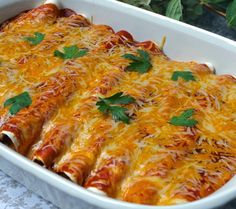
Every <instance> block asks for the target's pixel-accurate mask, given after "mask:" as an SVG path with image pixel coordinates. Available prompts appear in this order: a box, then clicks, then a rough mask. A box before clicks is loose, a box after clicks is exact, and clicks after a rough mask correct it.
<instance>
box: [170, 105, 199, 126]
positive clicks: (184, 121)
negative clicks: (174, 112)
mask: <svg viewBox="0 0 236 209" xmlns="http://www.w3.org/2000/svg"><path fill="white" fill-rule="evenodd" d="M193 114H194V109H188V110H185V111H184V112H183V113H182V114H181V115H180V116H174V117H173V118H171V120H170V124H172V125H175V126H187V127H194V126H195V125H196V124H197V123H198V122H197V121H196V120H195V119H190V118H191V117H192V116H193Z"/></svg>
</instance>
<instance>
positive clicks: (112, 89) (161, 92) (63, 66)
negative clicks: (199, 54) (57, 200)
mask: <svg viewBox="0 0 236 209" xmlns="http://www.w3.org/2000/svg"><path fill="white" fill-rule="evenodd" d="M59 13H60V12H59V11H58V10H57V9H56V8H55V7H53V6H52V5H44V6H41V7H39V8H36V9H34V10H33V11H30V12H28V13H26V14H24V15H22V16H20V18H18V19H16V20H14V21H12V22H10V23H9V24H8V25H6V26H5V27H4V28H3V30H2V32H1V33H0V80H1V84H0V104H1V109H0V127H1V133H2V134H6V133H7V135H8V137H9V138H11V139H12V140H13V143H14V144H17V147H19V150H18V151H19V152H21V153H24V154H25V155H26V156H28V157H29V158H30V159H32V160H34V161H37V162H40V163H42V164H43V165H44V166H46V167H48V168H50V169H51V170H53V171H54V172H57V173H59V174H61V175H63V176H66V177H67V178H69V179H71V180H72V181H74V182H76V183H78V184H80V185H83V186H84V187H86V188H88V189H89V190H91V191H93V192H96V193H99V194H102V195H105V194H106V195H108V196H111V197H114V198H118V199H121V200H125V201H129V202H134V203H140V204H150V205H172V204H181V203H186V202H189V201H193V200H197V199H200V198H203V197H205V196H207V195H209V194H211V193H212V192H214V191H215V190H217V189H218V188H220V187H221V186H223V185H224V184H225V183H226V182H227V181H229V180H230V178H232V177H233V176H234V174H235V172H236V157H235V156H236V142H235V138H236V129H235V127H236V114H235V112H236V82H235V79H234V78H232V77H230V76H227V75H221V76H218V75H214V74H212V72H211V70H210V69H209V68H208V67H207V66H206V65H202V64H198V63H195V62H177V61H174V60H170V59H168V58H167V57H166V56H165V55H164V54H163V53H162V52H161V51H160V50H159V49H158V47H157V46H155V45H154V44H153V43H152V44H151V45H149V46H148V47H147V44H150V43H151V42H143V43H136V42H134V41H133V40H132V37H131V36H130V35H129V34H128V33H127V32H124V31H122V32H119V33H116V34H115V33H114V32H113V30H112V29H111V28H110V27H109V26H105V25H94V24H91V23H89V22H88V21H87V20H86V19H84V18H83V17H81V16H79V15H75V14H73V15H71V16H69V17H60V16H58V15H59ZM34 32H40V33H43V34H45V38H44V40H43V41H42V42H41V43H40V44H38V45H36V46H33V45H31V44H30V43H28V42H27V41H25V40H24V37H26V36H32V35H33V33H34ZM127 34H128V35H127ZM71 45H77V46H78V47H79V48H83V49H88V54H87V55H86V56H83V57H80V58H77V59H67V60H63V59H60V58H58V57H55V56H54V54H53V53H54V51H55V50H62V49H63V47H65V46H71ZM153 47H154V48H153ZM137 49H143V50H146V51H147V52H148V53H149V54H150V56H151V60H152V66H153V67H152V68H151V69H150V70H149V71H148V72H147V73H144V74H139V73H138V72H129V71H126V70H125V68H126V67H127V66H128V65H129V62H130V61H129V60H127V59H125V58H123V57H122V55H124V54H126V53H132V54H136V53H137ZM184 70H188V71H191V72H192V73H193V75H194V76H195V78H196V81H189V82H186V81H184V80H183V79H179V80H178V81H173V80H171V76H172V74H173V72H174V71H184ZM58 76H59V77H58ZM58 78H60V79H58ZM23 91H28V92H29V93H30V95H31V97H32V99H33V104H32V106H30V107H29V108H25V109H24V110H21V111H20V112H19V113H17V114H16V115H15V116H11V115H10V114H9V113H8V108H3V103H4V101H5V100H6V99H8V98H11V97H13V96H16V95H18V94H20V93H22V92H23ZM117 92H124V94H126V95H130V96H132V97H134V98H135V103H133V104H129V105H125V107H126V108H127V109H128V112H127V114H128V115H129V116H130V117H131V118H132V119H131V123H130V124H124V123H122V122H117V121H114V120H113V119H112V117H111V116H110V115H104V114H102V113H101V112H99V111H98V108H97V106H96V102H97V101H98V98H99V97H109V96H112V95H113V94H115V93H117ZM190 108H193V109H195V115H194V119H196V120H197V121H198V123H197V125H196V126H195V127H192V128H190V127H184V126H174V125H171V124H170V123H169V121H170V119H171V118H172V117H173V116H178V115H180V114H181V113H182V112H183V111H185V110H186V109H190ZM27 112H30V113H32V114H36V113H37V115H34V116H32V118H31V115H29V114H26V113H27ZM26 116H27V120H25V117H26ZM23 119H24V120H23ZM6 127H8V129H7V130H6ZM16 129H17V132H14V131H15V130H16ZM9 130H10V131H9ZM19 133H20V134H19ZM17 134H18V135H17ZM32 134H33V135H32ZM11 136H12V137H11ZM33 136H34V137H33Z"/></svg>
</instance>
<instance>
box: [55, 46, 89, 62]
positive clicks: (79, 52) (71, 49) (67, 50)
mask: <svg viewBox="0 0 236 209" xmlns="http://www.w3.org/2000/svg"><path fill="white" fill-rule="evenodd" d="M63 50H64V53H63V52H61V51H59V50H55V51H54V56H55V57H59V58H61V59H74V58H79V57H83V56H85V55H86V54H87V53H88V50H87V49H79V48H78V47H77V46H76V45H72V46H68V47H64V48H63Z"/></svg>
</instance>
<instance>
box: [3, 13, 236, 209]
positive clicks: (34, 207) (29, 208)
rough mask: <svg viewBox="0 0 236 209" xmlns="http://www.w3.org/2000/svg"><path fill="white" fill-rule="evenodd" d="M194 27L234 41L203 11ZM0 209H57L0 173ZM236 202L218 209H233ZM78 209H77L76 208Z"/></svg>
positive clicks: (234, 33)
mask: <svg viewBox="0 0 236 209" xmlns="http://www.w3.org/2000/svg"><path fill="white" fill-rule="evenodd" d="M194 25H196V26H198V27H201V28H204V29H206V30H209V31H212V32H214V33H217V34H220V35H223V36H225V37H228V38H230V39H232V40H236V30H233V29H228V27H227V26H226V24H225V21H224V18H222V17H218V16H216V15H215V14H213V13H209V12H206V11H205V14H204V15H203V17H202V18H200V19H199V20H197V21H195V22H194ZM0 194H1V195H0V209H58V208H57V207H56V206H54V205H52V204H51V203H50V202H48V201H46V200H44V199H42V198H41V197H39V196H38V195H36V194H34V193H33V192H31V191H29V190H28V189H26V188H25V187H24V186H22V185H21V184H19V183H17V182H16V181H15V180H13V179H11V178H10V177H9V176H7V175H5V174H4V173H3V172H1V171H0ZM235 208H236V200H234V201H231V202H230V203H228V204H227V205H225V206H222V207H220V208H218V209H235ZM78 209H79V208H78Z"/></svg>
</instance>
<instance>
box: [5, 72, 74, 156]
mask: <svg viewBox="0 0 236 209" xmlns="http://www.w3.org/2000/svg"><path fill="white" fill-rule="evenodd" d="M72 74H73V73H72ZM74 74H76V73H74ZM76 88H77V76H74V75H70V74H67V73H57V74H56V75H54V76H52V77H51V78H50V79H48V80H46V81H44V82H42V83H41V84H40V85H39V86H38V87H37V89H36V92H37V93H36V94H35V95H34V97H33V102H32V105H31V106H30V107H28V108H24V109H22V110H21V111H19V112H18V113H17V114H16V115H14V116H12V117H10V118H9V119H8V120H7V121H6V122H5V123H4V124H3V125H2V127H1V128H0V140H3V141H4V142H7V141H9V140H10V141H11V142H12V143H13V145H14V149H15V150H16V151H18V152H20V153H22V154H25V152H26V151H27V150H28V148H29V146H30V145H31V144H32V143H33V142H34V141H35V140H36V139H37V138H38V137H39V136H40V133H41V130H42V126H43V124H44V122H45V121H46V120H47V119H49V118H50V117H51V116H52V114H53V113H54V112H55V111H56V110H57V108H58V107H59V106H60V105H61V104H63V103H64V102H65V101H66V100H67V99H68V97H69V96H70V95H71V94H72V93H73V92H74V91H75V90H76Z"/></svg>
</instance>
